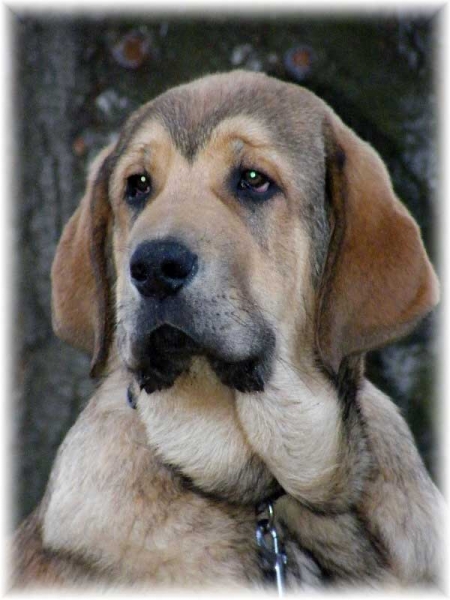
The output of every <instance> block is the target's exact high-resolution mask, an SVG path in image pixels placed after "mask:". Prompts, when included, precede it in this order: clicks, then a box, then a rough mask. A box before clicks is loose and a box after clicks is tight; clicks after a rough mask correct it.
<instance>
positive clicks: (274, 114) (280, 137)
mask: <svg viewBox="0 0 450 600" xmlns="http://www.w3.org/2000/svg"><path fill="white" fill-rule="evenodd" d="M321 108H322V107H321V104H320V101H319V99H318V98H317V97H315V96H314V95H313V94H312V93H310V92H308V91H307V90H304V89H303V88H300V87H298V86H294V85H292V84H286V83H284V82H281V81H279V80H276V79H274V78H272V77H268V76H266V75H263V74H260V73H248V72H233V73H228V74H221V75H212V76H208V77H204V78H202V79H199V80H197V81H194V82H192V83H189V84H186V85H182V86H179V87H177V88H173V89H171V90H169V91H167V92H165V93H164V94H162V95H161V96H159V97H157V98H156V99H155V100H153V101H152V102H150V103H148V104H147V105H145V106H144V107H142V108H141V110H140V111H138V113H136V114H135V115H134V116H133V117H132V118H131V119H130V121H129V123H128V124H127V125H126V127H125V129H124V131H123V133H122V136H121V139H120V141H119V152H120V153H122V151H124V150H125V148H126V147H127V146H128V145H129V143H130V142H131V141H132V139H133V137H134V136H135V135H136V134H137V132H138V131H139V130H140V128H141V127H142V126H144V124H146V123H148V122H150V121H152V120H156V121H158V122H159V123H160V124H162V125H163V127H164V128H165V129H166V130H167V131H168V133H169V134H170V137H171V139H172V142H173V143H174V145H175V146H176V147H177V149H178V151H179V152H180V153H181V154H183V155H184V156H185V157H186V158H187V159H188V160H192V159H193V158H194V157H195V155H196V154H197V152H198V150H199V149H200V148H202V147H203V146H204V145H205V144H206V143H207V142H208V140H209V139H210V137H211V134H212V132H213V131H214V130H215V129H216V127H217V126H218V125H219V124H220V123H221V122H223V121H224V120H226V119H228V118H232V117H236V116H239V115H242V116H249V117H252V120H254V121H255V120H256V121H258V122H259V123H260V124H261V127H264V128H265V129H266V130H267V132H268V133H269V134H270V135H271V138H272V139H273V140H274V141H277V142H278V143H280V144H281V145H283V147H287V148H289V147H293V148H295V149H297V148H298V145H299V143H300V142H301V140H300V139H299V136H301V137H302V138H303V142H304V143H307V142H308V139H309V138H311V139H312V138H316V137H317V133H318V131H319V130H320V129H321V123H322V110H321ZM305 138H306V139H305Z"/></svg>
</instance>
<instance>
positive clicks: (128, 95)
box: [6, 9, 442, 522]
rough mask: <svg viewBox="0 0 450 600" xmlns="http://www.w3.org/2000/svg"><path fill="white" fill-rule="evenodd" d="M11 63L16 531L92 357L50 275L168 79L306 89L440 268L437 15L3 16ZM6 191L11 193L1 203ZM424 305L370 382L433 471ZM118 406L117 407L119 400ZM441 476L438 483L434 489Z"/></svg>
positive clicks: (431, 322)
mask: <svg viewBox="0 0 450 600" xmlns="http://www.w3.org/2000/svg"><path fill="white" fill-rule="evenodd" d="M10 23H11V31H12V36H11V37H12V39H13V44H14V48H13V55H14V90H13V94H14V137H15V140H16V149H15V151H16V161H15V177H14V181H15V182H16V181H17V182H18V184H19V185H18V189H17V190H14V203H15V209H16V210H15V212H14V221H15V222H14V227H15V243H16V248H17V255H18V258H17V262H16V269H15V286H16V298H17V303H16V311H15V315H14V318H15V323H16V325H15V334H14V335H15V342H16V343H15V347H14V351H15V353H16V356H15V370H16V372H15V374H14V380H13V381H14V394H15V397H14V415H15V428H16V434H15V443H14V448H13V452H14V462H13V465H14V469H15V482H16V484H15V497H14V507H15V512H16V514H15V515H14V519H15V522H17V521H18V520H20V519H22V518H23V517H24V516H25V515H27V514H28V513H29V512H30V511H31V510H32V509H33V508H34V506H35V505H36V504H37V502H38V501H39V500H40V498H41V496H42V494H43V491H44V488H45V485H46V483H47V479H48V475H49V471H50V467H51V464H52V462H53V460H54V456H55V452H56V450H57V448H58V446H59V444H60V443H61V441H62V439H63V437H64V435H65V433H66V432H67V430H68V428H69V427H70V426H71V425H72V424H73V422H74V421H75V419H76V417H77V415H78V414H79V412H80V411H81V410H82V408H83V407H84V405H85V403H86V401H87V399H88V398H89V396H90V394H91V393H92V391H93V389H94V385H95V382H93V381H91V380H90V379H89V376H88V372H89V357H87V356H85V355H83V354H82V353H80V352H78V351H76V350H74V349H72V348H70V347H69V346H67V345H66V344H64V343H63V342H61V341H59V340H58V339H57V338H56V337H55V336H54V334H53V333H52V328H51V309H50V277H49V274H50V266H51V262H52V258H53V255H54V251H55V247H56V244H57V242H58V239H59V236H60V234H61V231H62V228H63V226H64V224H65V223H66V221H67V220H68V218H69V217H70V215H71V214H72V212H73V211H74V209H75V207H76V205H77V203H78V201H79V199H80V197H81V195H82V193H83V189H84V182H85V175H86V169H87V165H88V164H89V162H90V161H91V160H92V159H93V157H94V156H95V155H96V153H97V152H98V151H99V150H100V149H101V148H102V147H103V146H104V145H106V144H107V143H108V142H109V141H111V140H112V139H114V137H115V136H116V135H117V133H118V131H119V129H120V127H121V125H122V124H123V123H124V120H125V119H126V118H127V116H128V115H129V114H130V113H131V112H132V111H133V110H134V109H135V108H137V107H138V106H139V105H141V104H142V103H143V102H146V101H147V100H149V99H151V98H152V97H154V96H156V95H157V94H159V93H160V92H162V91H164V90H166V89H167V88H170V87H172V86H174V85H177V84H179V83H182V82H185V81H188V80H190V79H193V78H195V77H198V76H201V75H205V74H207V73H211V72H215V71H228V70H231V69H235V68H241V69H249V70H254V71H265V72H267V73H269V74H271V75H274V76H276V77H279V78H281V79H284V80H286V81H290V82H294V83H297V84H299V85H303V86H306V87H308V88H309V89H311V90H312V91H314V92H316V93H317V94H318V95H320V96H321V97H322V98H323V99H324V100H326V101H327V102H328V103H329V104H330V105H331V106H332V107H333V108H334V109H335V110H336V112H337V113H338V114H339V115H340V116H341V117H342V119H343V120H344V121H345V122H346V123H347V124H348V125H350V126H351V127H352V128H353V129H355V130H356V132H358V134H359V135H360V136H361V137H362V138H364V139H366V140H368V141H369V142H370V143H371V144H372V145H373V146H374V147H375V148H376V149H377V150H378V152H379V153H380V154H381V156H382V158H383V159H384V160H385V162H386V163H387V165H388V168H389V170H390V173H391V175H392V179H393V183H394V187H395V190H396V192H397V194H398V195H399V196H400V197H401V199H402V200H403V201H404V202H405V204H406V205H407V206H408V208H409V210H410V211H411V212H412V214H413V215H414V217H415V218H416V219H417V221H418V222H419V224H420V225H421V228H422V232H423V237H424V241H425V245H426V247H427V249H428V252H429V254H430V256H431V259H432V261H433V262H434V264H435V265H436V267H437V269H438V270H439V265H438V264H436V263H437V259H438V256H437V241H436V239H435V230H436V223H437V222H438V220H439V219H440V216H441V211H442V207H440V206H439V204H438V194H437V191H438V189H437V188H438V156H437V143H436V133H437V127H438V108H439V105H438V100H439V98H438V90H439V63H438V60H437V56H436V52H437V49H438V44H439V39H438V24H439V13H434V14H433V13H431V12H426V11H421V12H420V13H416V14H414V13H406V12H402V13H399V14H398V13H384V14H380V15H378V16H371V17H368V16H365V17H363V16H361V15H355V16H350V15H338V14H336V15H329V16H326V15H325V14H320V15H317V16H316V17H308V16H305V15H303V16H302V15H301V14H294V13H292V14H289V15H288V14H286V13H284V14H283V15H277V14H275V13H273V14H272V13H271V14H269V13H267V14H264V13H259V14H255V15H251V14H249V15H248V16H247V17H244V16H239V17H236V18H233V17H232V16H231V14H224V15H218V14H214V15H212V14H211V15H209V16H207V17H202V18H200V17H199V16H195V15H191V16H189V15H188V16H184V17H182V18H180V17H176V16H174V15H172V16H171V15H162V14H161V15H158V14H156V13H155V14H149V13H146V14H144V13H142V14H138V13H133V14H132V16H128V17H125V16H121V17H119V16H115V17H114V18H109V17H106V16H104V15H103V16H101V15H99V14H98V15H95V16H93V15H92V16H81V15H78V16H71V17H69V16H67V15H66V16H58V15H56V14H55V13H48V14H45V13H42V12H41V13H40V14H37V13H36V14H33V13H27V12H25V11H22V12H20V11H19V12H18V11H17V9H16V10H15V14H14V15H11V18H10ZM7 197H8V196H7V195H6V198H7ZM438 318H439V315H438V314H437V312H435V313H434V314H433V315H431V316H430V317H427V318H426V319H425V321H424V322H423V323H422V324H421V325H420V326H419V328H417V329H416V331H415V332H414V333H413V334H411V335H410V336H409V337H408V338H406V339H403V340H402V341H400V342H398V343H397V344H395V345H391V346H389V347H386V348H385V349H383V350H382V351H377V352H374V353H372V354H371V355H369V357H368V365H367V373H368V376H369V378H370V379H371V380H372V381H374V382H375V383H376V384H377V385H378V386H379V387H380V388H381V389H383V390H384V391H386V392H387V393H388V394H390V395H391V396H392V397H393V399H394V401H395V402H396V403H397V404H398V405H399V407H400V408H401V410H402V413H403V415H404V416H405V417H406V419H407V421H408V422H409V424H410V426H411V429H412V431H413V434H414V436H415V438H416V440H417V443H418V445H419V449H420V452H421V454H422V456H423V458H424V461H425V463H426V465H427V467H428V469H429V470H430V472H431V475H432V476H433V478H435V480H436V478H437V475H438V473H439V468H438V467H439V460H438V458H439V452H438V450H439V448H438V444H437V438H436V432H435V425H436V423H435V421H436V419H435V415H436V412H437V411H436V407H437V404H438V401H437V398H436V389H435V388H436V387H437V386H436V363H437V351H438V343H437V340H436V332H437V321H438ZM124 402H125V398H124ZM438 483H439V482H438Z"/></svg>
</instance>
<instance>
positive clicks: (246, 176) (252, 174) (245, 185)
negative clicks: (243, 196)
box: [239, 169, 271, 194]
mask: <svg viewBox="0 0 450 600" xmlns="http://www.w3.org/2000/svg"><path fill="white" fill-rule="evenodd" d="M270 185H271V181H270V179H269V178H268V177H266V176H265V175H263V174H262V173H260V172H259V171H255V170H254V169H248V170H247V171H243V172H242V174H241V179H240V181H239V187H240V188H241V189H247V190H250V191H252V192H256V193H257V194H264V193H265V192H267V191H268V190H269V188H270Z"/></svg>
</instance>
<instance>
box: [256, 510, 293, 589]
mask: <svg viewBox="0 0 450 600" xmlns="http://www.w3.org/2000/svg"><path fill="white" fill-rule="evenodd" d="M256 516H257V522H256V543H257V544H258V547H259V552H260V556H261V560H262V568H263V570H264V571H265V572H266V573H267V574H268V575H270V576H271V577H272V578H274V579H275V583H276V586H277V591H278V596H279V597H280V598H282V597H283V596H284V592H285V578H286V573H285V568H286V564H287V556H286V553H285V551H284V547H283V544H282V542H281V540H280V538H279V536H278V532H277V529H276V527H275V517H274V510H273V504H272V502H270V501H267V502H263V503H262V504H260V505H259V506H257V507H256Z"/></svg>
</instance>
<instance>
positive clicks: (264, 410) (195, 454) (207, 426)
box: [124, 354, 370, 512]
mask: <svg viewBox="0 0 450 600" xmlns="http://www.w3.org/2000/svg"><path fill="white" fill-rule="evenodd" d="M124 394H125V391H124ZM124 401H125V397H124ZM137 408H138V412H139V415H140V418H141V419H142V421H143V423H144V425H145V427H146V430H147V435H148V440H149V443H150V444H151V445H152V446H154V447H155V449H156V450H157V451H158V453H159V454H160V456H161V458H162V460H163V461H164V462H165V463H166V464H170V465H173V466H175V467H176V468H177V469H178V470H179V471H180V472H181V473H182V474H183V475H184V476H186V477H187V478H188V479H190V480H191V481H192V482H193V484H194V485H195V487H197V488H198V489H199V490H201V491H203V492H206V493H209V494H212V495H217V496H218V497H221V498H226V499H228V500H231V501H233V502H240V501H241V502H242V501H244V502H246V503H247V502H255V501H258V500H259V499H261V498H262V497H264V496H267V495H270V494H272V493H275V492H276V490H277V485H276V482H274V481H273V478H274V477H275V479H276V480H277V481H278V482H279V484H280V485H281V486H282V487H283V488H284V489H285V490H286V492H287V493H289V494H290V495H292V496H293V497H295V498H296V499H298V500H299V501H300V502H302V503H303V504H305V505H307V506H309V507H310V508H312V509H314V510H319V511H322V510H323V511H324V510H327V511H336V512H341V511H345V510H347V509H348V508H349V506H351V505H352V504H354V503H355V502H356V500H357V499H358V497H359V495H360V493H361V490H362V487H363V483H364V480H365V477H366V475H367V471H368V466H369V462H370V461H369V453H368V451H367V448H366V443H365V438H364V436H363V435H358V436H355V435H349V433H350V431H351V430H355V429H356V428H359V429H361V428H362V423H361V420H360V416H359V412H358V408H357V403H356V399H355V398H353V399H352V400H351V401H349V402H348V403H343V402H342V399H340V398H339V392H338V389H337V386H336V385H335V384H334V383H333V382H331V381H330V380H329V379H328V378H327V377H326V376H325V375H324V374H323V373H322V372H321V371H320V370H319V369H318V368H317V367H316V366H315V365H314V359H313V357H311V360H309V361H308V360H303V364H299V362H298V361H297V363H295V362H293V361H292V357H290V356H288V355H287V354H286V356H281V355H280V356H279V358H278V360H276V361H275V364H274V369H273V373H272V377H271V379H270V381H269V382H268V384H267V385H266V388H265V390H264V391H263V392H259V393H253V394H243V393H239V392H236V391H233V390H231V389H229V388H227V387H225V386H224V385H222V384H221V383H220V382H219V381H218V379H217V377H216V376H215V375H214V373H213V372H212V370H211V369H210V368H209V366H208V364H207V362H206V361H205V360H203V359H201V358H199V359H196V360H195V361H194V363H193V366H192V368H191V370H190V372H189V373H188V374H186V375H183V376H181V377H180V378H179V380H177V381H176V383H175V385H174V386H173V387H172V388H170V389H169V390H165V391H162V392H155V393H153V394H150V395H148V394H146V393H145V392H141V393H140V394H139V397H138V398H137ZM352 440H358V441H357V442H353V441H352ZM278 489H279V488H278Z"/></svg>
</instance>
